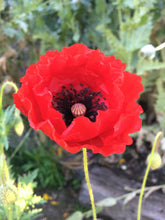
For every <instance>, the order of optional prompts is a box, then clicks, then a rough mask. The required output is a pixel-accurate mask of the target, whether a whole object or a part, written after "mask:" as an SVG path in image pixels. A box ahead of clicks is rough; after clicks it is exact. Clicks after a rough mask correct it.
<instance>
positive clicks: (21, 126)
mask: <svg viewBox="0 0 165 220" xmlns="http://www.w3.org/2000/svg"><path fill="white" fill-rule="evenodd" d="M14 130H15V132H16V133H17V135H18V136H21V135H22V134H23V131H24V124H23V121H22V118H21V117H20V116H19V117H18V119H17V120H16V123H15V125H14Z"/></svg>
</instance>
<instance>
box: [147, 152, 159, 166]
mask: <svg viewBox="0 0 165 220" xmlns="http://www.w3.org/2000/svg"><path fill="white" fill-rule="evenodd" d="M150 159H151V154H149V155H148V157H147V163H149V161H150ZM161 164H162V158H161V156H160V154H159V153H158V152H154V154H153V157H152V162H151V169H152V170H156V169H158V168H159V167H160V166H161Z"/></svg>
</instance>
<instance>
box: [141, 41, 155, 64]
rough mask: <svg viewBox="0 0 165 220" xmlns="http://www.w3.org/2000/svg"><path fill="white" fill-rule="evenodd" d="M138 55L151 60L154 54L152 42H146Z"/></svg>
mask: <svg viewBox="0 0 165 220" xmlns="http://www.w3.org/2000/svg"><path fill="white" fill-rule="evenodd" d="M139 55H140V56H141V57H143V58H148V59H150V60H152V59H154V58H155V56H156V48H155V47H154V46H153V45H152V44H147V45H145V46H144V47H142V48H141V50H140V53H139Z"/></svg>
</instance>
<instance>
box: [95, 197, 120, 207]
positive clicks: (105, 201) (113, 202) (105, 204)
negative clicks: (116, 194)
mask: <svg viewBox="0 0 165 220" xmlns="http://www.w3.org/2000/svg"><path fill="white" fill-rule="evenodd" d="M116 204H117V200H116V199H115V198H113V197H109V198H107V199H103V200H101V201H100V202H97V203H96V205H97V206H101V207H112V206H114V205H116Z"/></svg>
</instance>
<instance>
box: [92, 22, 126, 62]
mask: <svg viewBox="0 0 165 220" xmlns="http://www.w3.org/2000/svg"><path fill="white" fill-rule="evenodd" d="M96 29H97V30H100V31H102V32H103V34H104V36H105V37H106V40H107V42H108V44H109V47H110V48H111V49H112V50H113V51H114V53H115V56H116V57H117V58H119V59H121V60H122V61H123V62H127V57H128V56H129V52H128V51H127V50H126V48H125V47H124V46H123V45H122V43H121V42H120V40H118V39H117V37H116V36H115V35H114V34H113V33H112V31H111V30H110V29H107V28H105V27H104V25H99V26H97V28H96Z"/></svg>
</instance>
